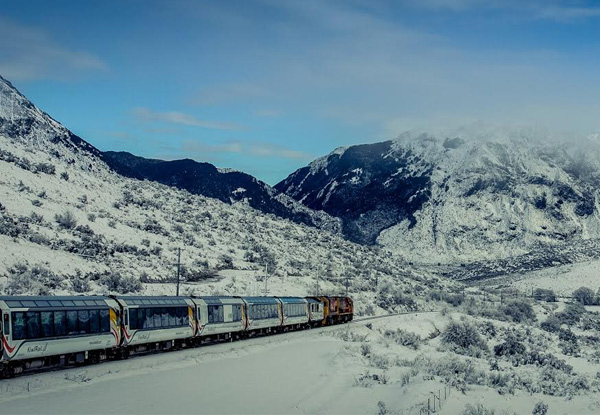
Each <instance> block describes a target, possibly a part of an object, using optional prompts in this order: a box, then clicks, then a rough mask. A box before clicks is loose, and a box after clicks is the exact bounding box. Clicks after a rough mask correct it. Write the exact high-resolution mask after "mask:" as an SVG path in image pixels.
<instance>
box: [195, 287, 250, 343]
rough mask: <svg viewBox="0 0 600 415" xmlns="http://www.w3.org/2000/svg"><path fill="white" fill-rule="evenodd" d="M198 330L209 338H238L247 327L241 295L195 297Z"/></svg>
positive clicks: (199, 333) (200, 334)
mask: <svg viewBox="0 0 600 415" xmlns="http://www.w3.org/2000/svg"><path fill="white" fill-rule="evenodd" d="M192 301H194V303H195V304H196V316H197V318H198V323H197V324H198V330H197V332H196V335H197V336H199V337H200V338H201V340H202V339H208V338H215V337H216V338H230V337H231V336H233V337H235V338H238V337H239V336H240V334H241V333H242V332H243V331H244V330H245V329H246V315H245V307H244V305H245V304H244V301H243V300H242V299H241V298H240V297H194V298H193V299H192Z"/></svg>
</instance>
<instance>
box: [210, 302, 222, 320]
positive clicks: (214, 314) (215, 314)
mask: <svg viewBox="0 0 600 415" xmlns="http://www.w3.org/2000/svg"><path fill="white" fill-rule="evenodd" d="M224 321H225V315H224V310H223V306H222V305H209V306H208V322H209V323H222V322H224Z"/></svg>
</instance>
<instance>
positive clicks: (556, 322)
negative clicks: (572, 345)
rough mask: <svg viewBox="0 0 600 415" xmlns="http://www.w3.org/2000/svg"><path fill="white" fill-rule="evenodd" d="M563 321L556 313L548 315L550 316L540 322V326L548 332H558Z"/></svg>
mask: <svg viewBox="0 0 600 415" xmlns="http://www.w3.org/2000/svg"><path fill="white" fill-rule="evenodd" d="M560 325H561V321H560V319H559V318H558V317H556V316H555V315H554V314H551V315H549V316H548V318H547V319H546V320H544V321H542V322H541V323H540V328H541V329H542V330H544V331H547V332H548V333H557V332H558V330H560Z"/></svg>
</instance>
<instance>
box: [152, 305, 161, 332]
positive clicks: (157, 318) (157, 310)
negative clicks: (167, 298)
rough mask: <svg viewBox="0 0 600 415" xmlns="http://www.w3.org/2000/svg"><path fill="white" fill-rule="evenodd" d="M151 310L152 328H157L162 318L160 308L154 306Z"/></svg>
mask: <svg viewBox="0 0 600 415" xmlns="http://www.w3.org/2000/svg"><path fill="white" fill-rule="evenodd" d="M153 311H154V328H155V329H159V328H160V327H161V320H162V316H161V312H160V308H155V309H153Z"/></svg>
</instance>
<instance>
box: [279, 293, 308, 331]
mask: <svg viewBox="0 0 600 415" xmlns="http://www.w3.org/2000/svg"><path fill="white" fill-rule="evenodd" d="M277 299H279V301H281V308H282V310H283V324H282V325H283V330H284V331H288V330H297V329H300V328H302V327H306V326H307V325H308V322H309V314H308V301H307V300H306V299H305V298H303V297H277Z"/></svg>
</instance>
